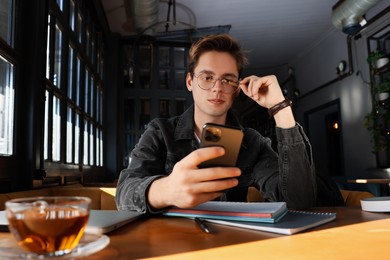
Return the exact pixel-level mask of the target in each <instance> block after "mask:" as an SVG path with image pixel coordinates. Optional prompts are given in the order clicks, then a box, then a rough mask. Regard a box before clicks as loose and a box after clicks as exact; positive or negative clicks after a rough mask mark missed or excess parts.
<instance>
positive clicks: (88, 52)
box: [85, 29, 91, 56]
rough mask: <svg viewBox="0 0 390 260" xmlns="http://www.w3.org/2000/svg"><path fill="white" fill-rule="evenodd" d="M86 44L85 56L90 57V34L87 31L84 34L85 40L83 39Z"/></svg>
mask: <svg viewBox="0 0 390 260" xmlns="http://www.w3.org/2000/svg"><path fill="white" fill-rule="evenodd" d="M85 41H86V43H85V45H86V53H87V55H88V56H89V55H90V50H91V49H90V43H91V33H90V32H89V30H88V29H87V32H86V39H85Z"/></svg>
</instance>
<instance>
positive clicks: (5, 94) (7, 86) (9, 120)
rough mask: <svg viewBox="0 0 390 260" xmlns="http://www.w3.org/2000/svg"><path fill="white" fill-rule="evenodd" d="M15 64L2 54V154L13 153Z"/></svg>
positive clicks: (0, 94) (0, 152)
mask: <svg viewBox="0 0 390 260" xmlns="http://www.w3.org/2000/svg"><path fill="white" fill-rule="evenodd" d="M13 79H14V66H13V65H12V64H11V63H9V62H8V61H6V60H5V59H3V58H2V57H1V56H0V154H3V155H12V153H13V149H12V148H13V128H14V95H15V94H14V92H15V91H14V80H13Z"/></svg>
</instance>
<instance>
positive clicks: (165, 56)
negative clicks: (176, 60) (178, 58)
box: [159, 46, 170, 67]
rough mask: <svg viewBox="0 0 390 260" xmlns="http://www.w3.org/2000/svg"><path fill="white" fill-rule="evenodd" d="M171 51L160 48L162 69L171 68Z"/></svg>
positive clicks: (167, 48)
mask: <svg viewBox="0 0 390 260" xmlns="http://www.w3.org/2000/svg"><path fill="white" fill-rule="evenodd" d="M169 49H170V47H166V46H162V47H160V48H159V65H160V67H167V66H169Z"/></svg>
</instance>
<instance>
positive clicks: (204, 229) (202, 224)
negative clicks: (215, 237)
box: [195, 217, 211, 234]
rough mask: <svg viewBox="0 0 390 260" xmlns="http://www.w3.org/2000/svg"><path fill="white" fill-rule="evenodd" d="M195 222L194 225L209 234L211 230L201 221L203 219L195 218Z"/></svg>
mask: <svg viewBox="0 0 390 260" xmlns="http://www.w3.org/2000/svg"><path fill="white" fill-rule="evenodd" d="M195 222H196V224H198V226H199V227H200V228H201V229H202V230H203V231H204V232H206V233H209V234H210V233H211V230H210V228H209V227H208V225H207V224H206V222H205V221H204V220H203V219H200V218H197V217H196V218H195Z"/></svg>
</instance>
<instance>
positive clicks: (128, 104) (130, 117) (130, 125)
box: [123, 99, 134, 131]
mask: <svg viewBox="0 0 390 260" xmlns="http://www.w3.org/2000/svg"><path fill="white" fill-rule="evenodd" d="M123 117H124V118H123V122H124V126H125V130H126V131H129V130H134V100H133V99H125V100H124V112H123Z"/></svg>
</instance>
